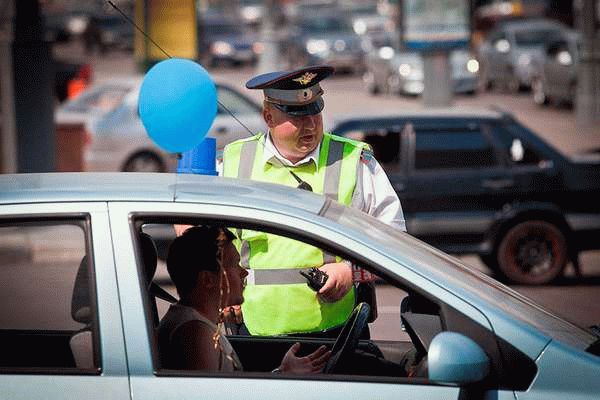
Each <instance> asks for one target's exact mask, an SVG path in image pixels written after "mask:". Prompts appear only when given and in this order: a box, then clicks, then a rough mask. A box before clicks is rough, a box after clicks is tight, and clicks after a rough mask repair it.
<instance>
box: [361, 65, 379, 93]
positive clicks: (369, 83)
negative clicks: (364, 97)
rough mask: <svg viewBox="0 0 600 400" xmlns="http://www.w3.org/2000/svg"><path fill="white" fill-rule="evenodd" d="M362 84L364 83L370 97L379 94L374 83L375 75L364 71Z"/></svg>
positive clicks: (377, 87)
mask: <svg viewBox="0 0 600 400" xmlns="http://www.w3.org/2000/svg"><path fill="white" fill-rule="evenodd" d="M363 82H364V83H365V86H366V88H367V92H369V94H372V95H377V94H379V92H380V90H379V86H377V83H375V75H374V74H373V72H371V71H366V72H365V73H364V74H363Z"/></svg>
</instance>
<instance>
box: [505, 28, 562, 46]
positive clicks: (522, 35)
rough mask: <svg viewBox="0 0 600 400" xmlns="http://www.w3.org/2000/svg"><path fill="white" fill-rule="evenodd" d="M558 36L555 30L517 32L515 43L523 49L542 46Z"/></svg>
mask: <svg viewBox="0 0 600 400" xmlns="http://www.w3.org/2000/svg"><path fill="white" fill-rule="evenodd" d="M557 34H558V31H557V30H555V29H543V30H536V31H521V32H515V43H516V44H517V46H521V47H531V46H542V45H544V44H546V43H548V42H549V41H550V40H551V39H552V38H554V37H556V35H557Z"/></svg>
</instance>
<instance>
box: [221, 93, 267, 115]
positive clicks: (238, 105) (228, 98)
mask: <svg viewBox="0 0 600 400" xmlns="http://www.w3.org/2000/svg"><path fill="white" fill-rule="evenodd" d="M217 97H218V98H219V102H220V103H221V104H223V105H224V106H225V107H227V109H228V110H229V111H231V112H232V113H233V114H235V115H240V114H242V115H243V114H246V115H248V114H257V115H258V114H259V113H260V110H259V109H258V108H257V107H256V105H255V104H252V103H251V102H250V100H248V99H246V98H244V97H242V96H240V95H239V94H237V93H235V92H234V91H232V90H230V89H227V88H224V87H222V86H219V87H218V88H217ZM221 104H219V106H218V108H217V113H218V114H224V115H229V113H228V112H227V111H226V110H224V109H223V107H222V106H221Z"/></svg>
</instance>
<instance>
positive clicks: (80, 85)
mask: <svg viewBox="0 0 600 400" xmlns="http://www.w3.org/2000/svg"><path fill="white" fill-rule="evenodd" d="M86 87H87V82H86V81H85V80H83V79H81V78H73V79H71V80H70V81H69V83H67V98H68V99H74V98H75V97H77V95H78V94H79V93H81V92H83V91H84V90H85V88H86Z"/></svg>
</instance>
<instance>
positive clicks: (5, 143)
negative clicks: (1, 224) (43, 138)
mask: <svg viewBox="0 0 600 400" xmlns="http://www.w3.org/2000/svg"><path fill="white" fill-rule="evenodd" d="M14 16H15V5H14V0H6V3H4V5H3V6H2V7H1V8H0V99H1V101H2V103H1V104H0V107H1V108H0V116H1V117H0V120H1V121H2V125H1V127H0V143H1V144H2V146H1V148H2V150H1V151H2V154H0V161H1V163H2V164H1V165H0V172H3V173H8V174H10V173H15V172H17V124H16V120H15V93H14V75H13V52H12V43H13V38H14V28H13V18H14Z"/></svg>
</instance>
